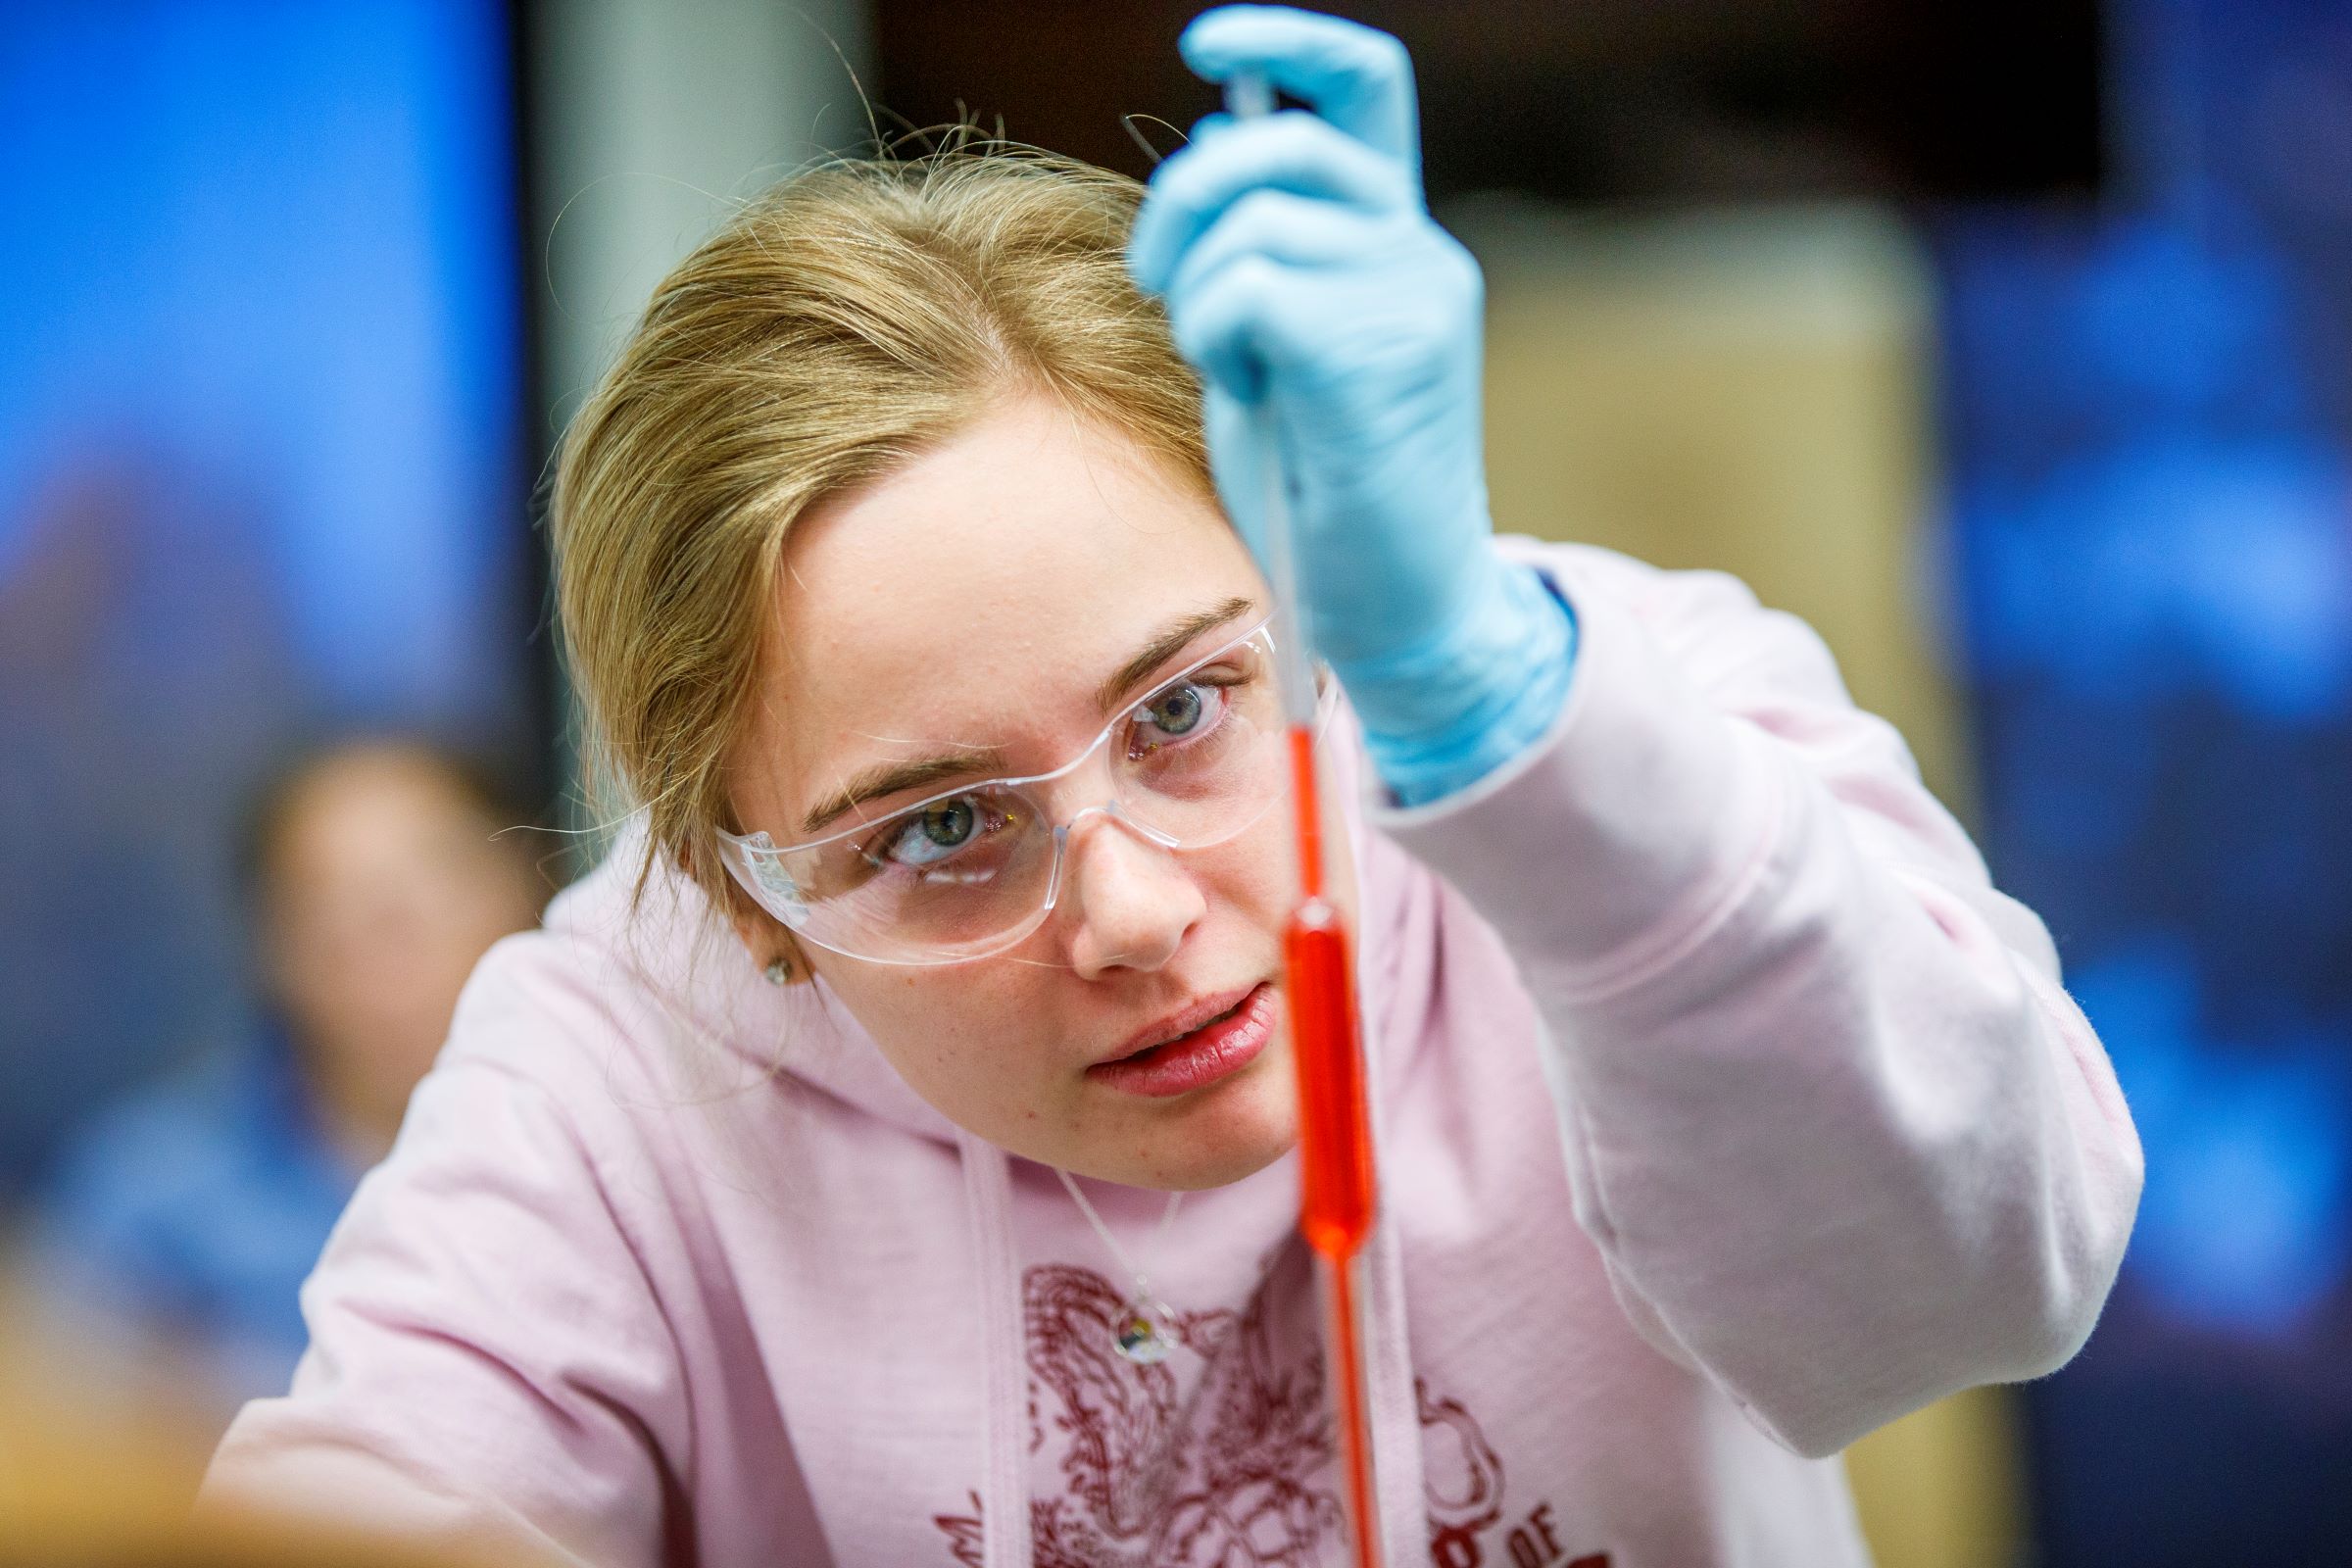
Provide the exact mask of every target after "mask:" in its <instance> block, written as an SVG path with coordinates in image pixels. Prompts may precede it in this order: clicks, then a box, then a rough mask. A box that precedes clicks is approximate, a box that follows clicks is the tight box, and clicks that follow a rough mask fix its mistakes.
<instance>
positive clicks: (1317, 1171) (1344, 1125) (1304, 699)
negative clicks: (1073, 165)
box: [1225, 72, 1382, 1568]
mask: <svg viewBox="0 0 2352 1568" xmlns="http://www.w3.org/2000/svg"><path fill="white" fill-rule="evenodd" d="M1225 108H1226V112H1227V113H1228V114H1230V115H1232V116H1233V118H1234V119H1236V120H1249V119H1253V118H1255V117H1257V116H1260V115H1266V114H1270V113H1272V112H1273V109H1274V90H1273V87H1272V85H1271V84H1270V83H1269V82H1268V81H1267V79H1266V77H1265V76H1264V75H1263V74H1262V73H1257V72H1237V73H1235V74H1234V75H1233V76H1231V77H1230V78H1228V80H1227V81H1226V83H1225ZM1249 429H1250V441H1251V443H1252V444H1253V445H1254V446H1255V447H1256V448H1257V452H1256V458H1257V469H1258V472H1259V473H1260V474H1261V475H1262V476H1263V477H1264V481H1265V496H1264V501H1263V503H1262V505H1263V508H1264V511H1263V518H1264V539H1265V547H1266V576H1267V578H1268V580H1269V582H1270V584H1271V586H1272V588H1273V590H1274V613H1275V617H1276V619H1277V621H1278V622H1279V623H1280V625H1281V627H1282V635H1280V636H1279V637H1277V638H1276V639H1275V651H1276V653H1275V657H1276V660H1277V665H1276V681H1277V683H1278V684H1279V686H1280V688H1281V692H1282V706H1283V717H1284V721H1285V723H1286V724H1287V726H1288V728H1289V732H1290V736H1289V738H1290V748H1291V791H1292V796H1293V803H1294V809H1295V811H1296V821H1297V830H1298V848H1299V904H1298V907H1296V908H1294V909H1293V910H1292V911H1291V918H1290V923H1289V925H1288V926H1287V927H1286V928H1285V929H1284V932H1283V956H1284V962H1285V978H1286V980H1287V983H1288V987H1289V991H1290V1016H1291V1054H1292V1058H1293V1061H1294V1063H1295V1065H1296V1067H1297V1071H1298V1075H1299V1171H1300V1182H1299V1188H1300V1191H1299V1232H1300V1234H1301V1235H1303V1236H1304V1237H1305V1238H1306V1244H1307V1247H1308V1248H1309V1249H1310V1250H1312V1251H1313V1252H1314V1254H1315V1259H1316V1276H1317V1278H1318V1280H1319V1281H1320V1282H1321V1286H1322V1295H1323V1318H1324V1324H1323V1326H1324V1341H1323V1343H1324V1362H1325V1364H1326V1365H1327V1366H1328V1367H1329V1368H1330V1369H1331V1380H1330V1381H1331V1410H1332V1417H1333V1425H1334V1428H1335V1430H1336V1433H1337V1436H1338V1439H1339V1450H1340V1465H1341V1470H1342V1473H1343V1476H1344V1478H1345V1481H1346V1496H1345V1499H1344V1500H1345V1504H1346V1512H1347V1522H1348V1538H1349V1540H1350V1541H1351V1542H1352V1544H1353V1545H1354V1548H1355V1551H1354V1562H1355V1564H1356V1568H1379V1565H1380V1563H1381V1561H1382V1552H1381V1539H1380V1511H1379V1508H1378V1507H1377V1505H1376V1502H1375V1497H1376V1494H1375V1492H1374V1490H1373V1484H1372V1425H1371V1419H1370V1405H1369V1403H1368V1401H1367V1398H1366V1388H1365V1382H1364V1357H1365V1349H1366V1347H1365V1345H1364V1338H1363V1334H1362V1327H1363V1302H1364V1258H1363V1248H1364V1242H1365V1240H1366V1239H1367V1238H1368V1237H1369V1236H1370V1235H1371V1231H1372V1223H1373V1218H1374V1213H1375V1206H1376V1205H1375V1197H1374V1186H1373V1167H1372V1129H1371V1122H1370V1118H1369V1115H1368V1112H1367V1108H1366V1098H1365V1074H1364V1054H1363V1046H1362V1043H1361V1041H1360V1039H1359V1037H1358V1033H1357V1025H1356V1012H1355V973H1354V966H1353V964H1352V963H1350V962H1349V960H1348V931H1347V928H1346V927H1345V926H1344V925H1343V924H1342V923H1341V920H1340V912H1339V910H1338V909H1337V908H1336V907H1334V906H1333V905H1332V904H1331V903H1330V901H1329V900H1328V899H1326V898H1325V897H1324V892H1323V886H1324V877H1323V873H1324V851H1323V822H1322V803H1321V798H1320V796H1319V795H1318V794H1317V791H1316V768H1315V728H1316V725H1315V711H1316V703H1315V680H1314V652H1313V650H1312V649H1311V648H1310V647H1309V646H1308V640H1307V629H1306V621H1305V619H1304V617H1303V616H1301V615H1300V614H1299V578H1298V572H1299V565H1298V555H1297V552H1296V549H1295V544H1294V541H1293V539H1292V537H1291V507H1290V494H1289V491H1288V490H1287V488H1286V486H1285V483H1284V479H1283V471H1282V448H1281V445H1280V441H1279V436H1278V433H1277V429H1276V424H1275V418H1274V407H1273V404H1272V402H1271V401H1270V400H1269V399H1267V398H1266V397H1265V396H1264V395H1263V394H1262V389H1261V394H1260V396H1259V397H1258V398H1257V400H1256V402H1254V403H1253V404H1251V405H1250V423H1249Z"/></svg>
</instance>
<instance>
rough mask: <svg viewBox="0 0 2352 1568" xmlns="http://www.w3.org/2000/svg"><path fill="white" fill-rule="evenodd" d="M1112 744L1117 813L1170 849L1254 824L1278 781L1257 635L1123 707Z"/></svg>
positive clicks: (1275, 700) (1264, 654) (1270, 663)
mask: <svg viewBox="0 0 2352 1568" xmlns="http://www.w3.org/2000/svg"><path fill="white" fill-rule="evenodd" d="M1111 747H1112V750H1111V766H1112V772H1113V775H1114V776H1115V777H1116V778H1117V780H1118V790H1119V804H1120V806H1121V808H1122V809H1124V810H1125V811H1126V812H1127V814H1128V815H1130V816H1132V817H1134V818H1135V819H1136V820H1137V821H1138V822H1141V823H1143V824H1145V825H1147V826H1149V827H1152V828H1153V829H1155V830H1157V831H1158V832H1160V833H1162V834H1164V835H1166V836H1167V837H1168V838H1170V839H1173V840H1175V841H1176V842H1177V843H1178V844H1180V845H1183V846H1186V847H1188V848H1201V847H1205V846H1207V845H1210V844H1216V843H1220V842H1222V841H1223V840H1225V839H1228V838H1231V837H1232V836H1233V835H1234V834H1236V833H1239V832H1241V831H1242V830H1243V829H1244V828H1246V827H1248V826H1250V823H1252V822H1254V821H1256V820H1257V819H1258V818H1259V817H1260V816H1262V815H1264V814H1265V812H1266V809H1267V808H1268V807H1270V806H1272V805H1273V804H1274V802H1275V801H1276V800H1278V799H1279V798H1280V797H1281V795H1282V791H1283V788H1284V784H1285V777H1284V771H1283V749H1282V699H1281V696H1280V694H1279V693H1278V692H1277V691H1276V690H1275V684H1274V660H1273V651H1272V648H1271V646H1270V645H1269V644H1268V643H1267V641H1266V639H1265V636H1264V634H1263V633H1260V634H1259V635H1258V636H1255V637H1252V638H1250V640H1249V641H1248V642H1245V643H1240V644H1237V645H1235V646H1234V647H1233V648H1230V649H1228V650H1227V651H1226V652H1224V653H1223V654H1220V655H1218V656H1217V658H1215V659H1214V660H1212V661H1210V662H1208V663H1206V664H1203V665H1201V667H1199V668H1197V669H1193V670H1190V671H1187V672H1186V673H1185V674H1184V675H1182V676H1180V677H1179V678H1177V679H1176V680H1173V681H1171V682H1169V683H1168V684H1167V685H1165V686H1162V687H1161V688H1160V689H1159V690H1158V691H1156V692H1154V693H1152V695H1151V696H1150V697H1148V698H1146V699H1145V700H1144V701H1143V702H1142V703H1140V704H1138V705H1137V706H1136V707H1134V708H1133V709H1130V710H1129V711H1128V714H1127V718H1126V721H1125V728H1124V732H1123V733H1122V734H1119V735H1116V736H1114V737H1113V739H1112V742H1111Z"/></svg>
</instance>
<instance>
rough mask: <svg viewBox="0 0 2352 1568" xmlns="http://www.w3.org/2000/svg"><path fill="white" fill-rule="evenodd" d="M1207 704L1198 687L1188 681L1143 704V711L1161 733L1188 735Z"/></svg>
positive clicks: (1197, 722)
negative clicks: (1202, 698)
mask: <svg viewBox="0 0 2352 1568" xmlns="http://www.w3.org/2000/svg"><path fill="white" fill-rule="evenodd" d="M1207 706H1208V705H1207V704H1206V703H1204V702H1203V701H1202V700H1201V688H1200V687H1198V686H1195V685H1193V684H1192V683H1191V682H1189V681H1188V682H1186V683H1185V684H1184V685H1182V686H1178V687H1175V688H1173V689H1172V690H1169V691H1164V692H1162V693H1160V694H1159V695H1158V696H1157V697H1154V698H1153V699H1152V701H1151V702H1149V703H1147V704H1145V705H1144V712H1145V714H1146V715H1147V716H1148V717H1150V719H1151V721H1152V724H1153V726H1155V727H1156V728H1157V729H1158V730H1159V731H1160V733H1161V734H1163V735H1190V734H1191V733H1192V732H1193V729H1194V726H1196V725H1198V724H1199V723H1200V722H1201V712H1202V711H1203V710H1205V709H1206V708H1207Z"/></svg>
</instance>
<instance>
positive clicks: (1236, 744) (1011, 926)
mask: <svg viewBox="0 0 2352 1568" xmlns="http://www.w3.org/2000/svg"><path fill="white" fill-rule="evenodd" d="M1281 736H1282V702H1281V697H1280V695H1279V694H1278V693H1277V692H1276V690H1275V683H1274V660H1273V648H1272V644H1271V643H1270V642H1269V641H1268V639H1267V637H1266V634H1265V633H1264V632H1263V631H1260V632H1258V633H1256V634H1255V635H1253V636H1251V637H1250V638H1249V639H1248V640H1246V641H1244V642H1241V643H1237V644H1235V645H1234V646H1233V647H1232V648H1229V649H1227V650H1225V651H1224V652H1222V653H1219V654H1216V655H1214V656H1212V657H1211V658H1210V659H1208V660H1207V661H1205V662H1202V663H1201V664H1200V665H1197V666H1195V667H1194V668H1193V669H1190V670H1188V671H1186V672H1185V673H1184V674H1183V675H1181V676H1179V677H1177V678H1176V679H1175V680H1172V681H1169V682H1168V683H1167V684H1165V685H1163V686H1161V687H1160V688H1159V689H1158V690H1157V691H1155V692H1153V693H1152V695H1151V696H1150V697H1148V698H1146V699H1145V700H1144V701H1143V702H1142V703H1140V704H1137V705H1136V706H1135V707H1133V708H1130V709H1129V710H1128V711H1127V712H1126V713H1125V714H1124V715H1123V716H1122V717H1121V718H1120V720H1119V721H1118V722H1117V723H1116V724H1114V725H1112V726H1111V729H1110V731H1109V733H1108V734H1107V735H1106V736H1105V737H1104V741H1105V742H1106V743H1107V744H1106V747H1105V750H1106V751H1107V753H1108V763H1109V769H1110V776H1111V780H1112V790H1113V794H1114V796H1115V799H1116V801H1117V809H1118V811H1119V812H1120V813H1121V814H1123V815H1125V816H1127V817H1129V818H1131V819H1132V820H1133V821H1134V822H1135V823H1136V824H1137V825H1138V826H1140V827H1143V828H1145V829H1148V830H1149V831H1150V832H1151V833H1152V834H1154V835H1156V836H1157V837H1158V838H1159V839H1160V840H1161V842H1163V843H1173V844H1175V845H1177V846H1178V847H1180V848H1199V847H1205V846H1207V845H1211V844H1216V843H1221V842H1223V841H1224V840H1226V839H1229V838H1231V837H1233V836H1234V835H1235V834H1237V833H1240V832H1241V831H1242V830H1243V829H1245V828H1247V827H1249V826H1250V824H1251V823H1253V822H1255V821H1256V820H1257V819H1258V818H1259V817H1261V816H1263V815H1264V814H1265V813H1266V810H1267V809H1268V808H1269V807H1271V806H1272V805H1273V804H1274V802H1275V801H1277V800H1279V799H1280V798H1281V796H1282V792H1283V789H1284V787H1285V779H1286V774H1285V770H1284V763H1283V748H1282V739H1281ZM1072 767H1073V768H1074V769H1075V771H1074V772H1068V770H1065V772H1068V776H1066V777H1050V778H1047V779H1044V780H1033V781H1030V782H1029V783H1026V784H1023V785H1017V786H1016V785H1010V784H1003V783H989V784H976V785H974V786H973V787H972V788H970V789H968V790H964V791H960V792H958V793H956V794H954V795H947V796H942V797H940V798H939V799H936V800H932V801H926V802H924V803H923V804H922V805H920V806H917V807H913V808H910V809H907V810H904V811H900V812H898V813H896V814H895V815H891V816H887V817H880V818H877V819H876V820H875V821H873V822H872V823H870V824H868V825H866V826H863V827H860V828H858V829H857V830H856V831H854V832H851V833H847V834H843V835H841V836H840V837H837V838H832V839H828V840H827V841H825V842H824V843H821V844H813V845H807V846H803V847H800V848H794V849H784V850H772V849H765V848H755V849H752V850H750V851H749V852H748V853H747V855H746V858H745V870H746V872H747V874H748V876H749V879H750V881H751V882H752V883H753V884H755V885H756V888H757V890H758V891H759V892H760V894H761V896H762V898H763V900H765V901H767V902H768V903H769V907H770V908H771V909H774V910H775V912H776V913H777V914H778V915H779V916H780V917H781V918H783V919H785V920H786V922H787V923H788V924H790V925H791V926H792V927H793V928H794V929H795V930H798V931H800V932H801V933H803V934H804V935H806V936H807V937H808V938H809V940H811V941H813V942H816V943H818V944H821V945H822V946H825V947H828V948H832V949H835V950H836V951H839V952H842V953H847V954H852V955H855V956H860V957H867V958H877V959H881V960H884V961H895V962H944V961H950V960H953V959H956V958H961V957H976V956H982V955H985V954H988V953H993V952H995V951H997V950H999V949H1000V948H1002V947H1003V946H1005V943H1006V942H1007V941H1008V940H1012V939H1015V938H1017V936H1018V935H1019V934H1020V933H1021V932H1023V931H1024V930H1025V929H1026V928H1028V927H1029V926H1030V925H1031V924H1032V923H1033V922H1034V921H1035V920H1036V919H1037V917H1038V916H1039V914H1040V912H1041V911H1042V910H1043V909H1044V907H1045V903H1046V894H1047V891H1048V889H1049V887H1050V886H1051V885H1052V881H1053V875H1054V823H1055V821H1056V820H1059V821H1064V822H1066V821H1069V820H1071V819H1072V818H1073V817H1074V816H1076V815H1077V814H1079V813H1081V812H1082V811H1084V810H1086V809H1090V808H1099V807H1101V806H1102V805H1103V796H1102V795H1101V794H1100V793H1099V792H1100V790H1101V788H1102V779H1103V775H1102V773H1101V772H1099V771H1097V770H1096V768H1095V767H1094V766H1092V765H1080V764H1078V763H1073V764H1072ZM1090 781H1091V784H1090ZM1090 788H1091V790H1093V791H1095V792H1098V793H1094V794H1093V795H1092V797H1091V799H1090V798H1089V791H1090ZM1049 795H1051V796H1053V797H1054V805H1055V806H1056V807H1057V809H1059V810H1060V812H1061V815H1060V816H1059V817H1058V818H1056V817H1054V815H1052V814H1050V812H1049V810H1048V809H1047V805H1046V803H1047V798H1048V796H1049ZM1065 796H1066V797H1068V798H1066V799H1064V798H1062V797H1065Z"/></svg>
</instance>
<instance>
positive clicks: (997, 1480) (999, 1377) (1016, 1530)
mask: <svg viewBox="0 0 2352 1568" xmlns="http://www.w3.org/2000/svg"><path fill="white" fill-rule="evenodd" d="M956 1149H957V1151H958V1152H960V1153H961V1154H962V1156H963V1196H964V1199H965V1201H966V1202H967V1203H968V1204H969V1205H970V1208H971V1216H972V1235H973V1237H974V1238H975V1239H976V1241H977V1244H978V1248H979V1257H978V1262H979V1265H980V1346H981V1357H982V1361H983V1363H984V1372H985V1378H984V1381H983V1386H982V1390H981V1397H983V1398H984V1399H986V1400H987V1408H986V1410H985V1412H984V1420H983V1422H982V1433H983V1443H982V1464H983V1467H984V1468H983V1475H984V1477H985V1480H984V1482H983V1492H982V1496H981V1502H980V1539H981V1555H980V1561H981V1563H982V1564H983V1568H1029V1348H1028V1345H1027V1343H1026V1342H1025V1340H1024V1337H1023V1332H1022V1318H1023V1303H1022V1299H1021V1263H1020V1258H1019V1257H1018V1256H1017V1255H1016V1254H1015V1252H1014V1250H1013V1241H1012V1172H1011V1167H1010V1166H1009V1165H1008V1164H1007V1162H1006V1160H1005V1151H1003V1150H1002V1149H999V1148H998V1147H997V1146H996V1145H994V1144H992V1143H990V1142H988V1141H987V1140H986V1139H984V1138H976V1137H974V1136H973V1135H972V1134H970V1133H968V1132H965V1131H963V1130H962V1129H961V1128H957V1129H956Z"/></svg>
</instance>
